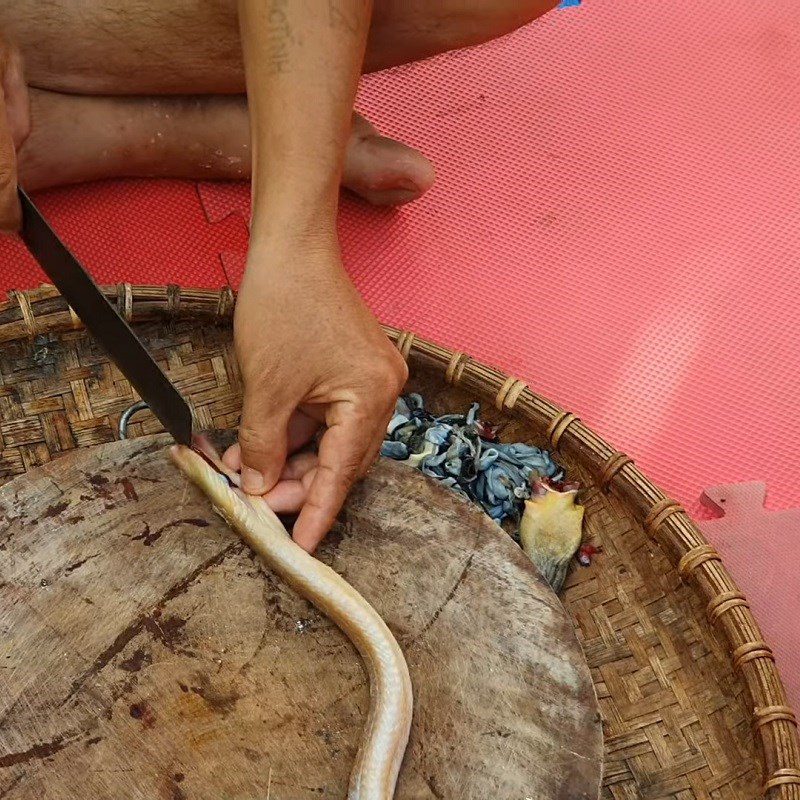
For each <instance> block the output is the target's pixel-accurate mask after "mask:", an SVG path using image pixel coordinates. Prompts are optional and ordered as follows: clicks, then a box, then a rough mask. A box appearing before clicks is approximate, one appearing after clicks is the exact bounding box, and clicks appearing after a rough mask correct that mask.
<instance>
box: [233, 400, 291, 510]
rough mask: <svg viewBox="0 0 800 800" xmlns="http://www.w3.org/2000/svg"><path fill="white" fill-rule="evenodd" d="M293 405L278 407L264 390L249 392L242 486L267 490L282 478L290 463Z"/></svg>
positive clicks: (249, 491)
mask: <svg viewBox="0 0 800 800" xmlns="http://www.w3.org/2000/svg"><path fill="white" fill-rule="evenodd" d="M292 410H293V409H290V408H288V406H284V407H282V408H281V409H280V410H277V409H276V408H275V406H274V405H273V404H271V403H268V402H266V401H265V398H264V396H263V394H260V393H254V392H248V391H246V392H245V398H244V405H243V408H242V420H241V422H240V423H239V446H240V448H241V451H242V489H243V490H244V491H245V492H246V493H247V494H264V493H266V492H268V491H269V490H270V489H271V488H272V487H273V486H275V484H276V483H277V482H278V478H280V475H281V472H282V470H283V466H284V464H285V463H286V450H287V435H288V434H287V431H288V427H289V417H290V416H291V411H292Z"/></svg>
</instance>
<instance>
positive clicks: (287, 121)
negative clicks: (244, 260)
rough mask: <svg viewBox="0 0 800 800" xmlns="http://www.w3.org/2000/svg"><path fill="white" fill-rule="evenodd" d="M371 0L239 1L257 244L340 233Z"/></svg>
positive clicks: (253, 233)
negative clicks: (347, 151) (343, 177)
mask: <svg viewBox="0 0 800 800" xmlns="http://www.w3.org/2000/svg"><path fill="white" fill-rule="evenodd" d="M371 12H372V1H371V0H239V20H240V27H241V38H242V47H243V52H244V63H245V73H246V78H247V94H248V105H249V110H250V127H251V142H252V150H253V152H252V159H253V173H252V174H253V218H252V224H251V243H252V245H253V246H258V245H259V243H260V242H262V241H266V242H270V241H271V240H274V239H275V238H276V237H285V236H286V234H287V233H290V234H291V235H300V236H302V235H306V234H308V235H316V234H320V235H333V233H334V231H335V216H336V207H337V199H338V192H339V182H340V179H341V172H342V164H343V161H344V153H345V147H346V144H347V137H348V133H349V130H350V121H351V115H352V107H353V100H354V98H355V93H356V87H357V84H358V78H359V75H360V72H361V64H362V61H363V58H364V48H365V45H366V38H367V32H368V30H369V22H370V16H371Z"/></svg>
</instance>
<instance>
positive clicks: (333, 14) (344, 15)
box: [328, 0, 361, 35]
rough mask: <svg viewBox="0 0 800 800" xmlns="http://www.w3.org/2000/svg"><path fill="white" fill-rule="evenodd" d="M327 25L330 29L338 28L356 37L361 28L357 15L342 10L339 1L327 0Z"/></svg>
mask: <svg viewBox="0 0 800 800" xmlns="http://www.w3.org/2000/svg"><path fill="white" fill-rule="evenodd" d="M328 24H329V25H330V26H331V28H338V29H339V30H344V31H347V32H348V33H351V34H353V35H356V34H357V33H358V30H359V28H360V27H361V25H360V19H359V17H358V14H357V13H353V12H352V11H351V10H349V9H348V10H345V9H343V8H342V3H341V0H328Z"/></svg>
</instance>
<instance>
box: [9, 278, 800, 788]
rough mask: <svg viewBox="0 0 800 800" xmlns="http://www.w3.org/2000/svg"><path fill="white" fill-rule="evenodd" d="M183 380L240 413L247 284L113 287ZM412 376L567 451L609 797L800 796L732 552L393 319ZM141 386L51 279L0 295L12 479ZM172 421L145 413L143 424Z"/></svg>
mask: <svg viewBox="0 0 800 800" xmlns="http://www.w3.org/2000/svg"><path fill="white" fill-rule="evenodd" d="M103 291H104V292H105V293H106V295H107V296H108V297H109V298H110V299H111V300H112V301H113V302H114V303H116V305H117V308H118V309H119V311H120V313H121V314H122V315H123V316H124V317H125V318H126V319H128V320H129V321H131V322H132V323H134V325H135V328H136V330H137V332H138V333H139V335H140V336H141V337H142V339H143V341H144V342H145V343H146V344H147V346H148V347H149V348H150V350H151V352H153V353H154V354H155V355H156V357H157V358H158V359H159V361H160V362H161V363H162V364H163V365H164V366H165V368H166V370H167V372H168V374H169V375H170V377H171V378H172V380H173V381H174V382H175V383H176V385H177V386H178V388H179V389H180V390H181V391H182V392H183V393H184V394H185V396H186V397H187V398H189V399H190V401H191V403H192V405H193V407H194V411H195V415H196V419H197V422H198V426H199V427H201V428H204V429H212V428H217V429H226V428H232V427H234V426H235V425H236V423H237V420H238V415H239V411H240V407H241V392H242V386H241V379H240V376H239V373H238V369H237V366H236V360H235V357H234V353H233V348H232V337H231V317H232V314H233V307H234V302H235V300H234V295H233V292H232V291H231V290H230V289H224V290H222V291H219V292H214V291H206V290H192V289H180V288H178V287H177V286H174V285H173V286H166V287H165V286H130V285H128V284H121V285H119V286H114V287H106V288H105V289H104V290H103ZM386 333H387V334H388V336H389V337H390V338H391V339H392V340H393V341H394V342H395V344H396V345H397V347H398V349H399V350H400V352H401V353H402V354H403V356H404V357H405V358H406V359H407V360H408V362H409V366H410V373H411V378H410V381H409V384H410V388H412V389H413V390H415V391H420V392H421V393H422V394H423V395H424V396H425V397H426V399H427V400H428V402H429V403H430V404H431V405H432V406H433V407H434V408H435V409H439V410H441V409H445V408H448V409H453V410H458V409H465V408H466V407H467V406H468V404H469V403H470V402H472V401H474V400H478V401H480V402H481V403H482V406H483V413H484V416H486V417H488V418H489V419H491V420H493V421H495V422H500V423H502V424H503V425H504V426H505V427H504V431H503V438H504V439H507V440H523V441H527V442H530V443H532V444H536V445H539V446H542V447H547V448H550V449H552V450H554V451H557V453H558V459H559V460H560V461H561V463H562V464H563V465H564V466H565V467H566V468H567V470H568V474H569V475H570V477H571V478H574V479H577V480H579V481H581V483H582V485H583V486H584V487H586V488H585V489H584V490H583V493H582V502H583V503H584V505H585V507H586V528H587V533H588V535H589V537H590V538H591V539H593V540H594V541H595V542H596V543H598V544H600V545H601V546H602V553H601V554H600V555H599V556H597V557H596V558H595V560H594V563H593V564H592V566H591V567H589V568H587V569H576V570H573V572H572V574H571V576H570V578H569V580H568V582H567V587H566V591H565V593H564V598H563V600H564V604H565V606H566V608H567V610H568V612H569V614H570V617H571V619H572V621H573V624H574V626H575V629H576V632H577V635H578V637H579V639H580V641H581V643H582V645H583V649H584V652H585V655H586V658H587V660H588V663H589V666H590V668H591V671H592V676H593V680H594V683H595V688H596V691H597V695H598V698H599V701H600V706H601V710H602V714H603V723H604V735H605V770H604V772H605V774H604V780H603V789H602V797H604V798H614V799H615V800H622V798H625V799H630V800H633V799H634V798H637V799H638V798H651V799H654V798H676V799H677V800H712V799H713V800H751V798H755V797H758V796H761V795H762V794H763V795H764V796H766V797H767V798H769V799H770V800H778V799H779V798H780V800H800V747H799V746H798V738H797V731H796V720H795V715H794V712H793V711H792V709H791V708H789V707H788V705H787V699H786V694H785V691H784V688H783V685H782V683H781V679H780V676H779V674H778V670H777V668H776V665H775V663H774V657H773V654H772V650H771V649H770V647H769V645H768V644H767V643H766V642H765V641H764V639H763V636H762V634H761V632H760V630H759V627H758V624H757V623H756V621H755V619H754V618H753V615H752V613H751V612H750V609H749V607H748V604H747V600H746V599H745V597H744V596H743V595H742V593H741V592H740V591H739V589H738V588H737V586H736V584H735V583H734V581H733V580H732V579H731V577H730V575H729V574H728V572H727V570H726V568H725V565H724V564H723V563H722V560H721V558H720V556H719V554H718V553H717V552H716V551H715V550H714V548H713V547H711V546H710V545H709V544H708V543H707V542H706V540H705V539H704V537H703V535H702V534H701V532H700V531H699V530H698V528H697V527H696V526H695V525H694V523H693V522H692V521H691V519H690V518H689V517H688V516H687V514H686V513H685V512H684V510H683V509H682V508H681V507H680V506H679V505H678V504H677V503H676V502H674V501H672V500H670V499H668V498H667V497H665V496H664V494H663V493H662V492H661V491H660V490H659V489H658V488H656V487H655V486H653V484H652V483H650V481H649V480H648V479H647V478H646V477H645V476H644V475H643V474H642V473H641V472H640V471H639V469H638V468H637V467H636V466H635V464H634V463H633V461H632V460H631V459H630V458H628V456H626V455H624V454H622V453H619V452H617V451H616V450H615V449H614V448H613V447H611V446H610V445H609V444H607V443H606V442H605V441H604V440H603V439H601V438H600V437H599V436H597V435H596V434H595V433H594V432H592V431H591V430H590V429H589V428H587V427H586V426H585V425H583V424H582V423H581V422H580V420H579V419H578V418H577V417H576V416H575V415H574V414H571V413H569V412H567V411H563V410H562V409H560V408H558V407H557V406H555V405H553V404H552V403H551V402H549V401H548V400H546V399H544V398H542V397H540V396H539V395H537V394H535V393H534V392H533V391H531V390H530V389H529V388H528V387H527V385H526V384H525V383H524V382H523V381H521V380H518V379H515V378H512V377H508V376H506V375H503V374H501V373H499V372H497V371H496V370H494V369H492V368H490V367H487V366H484V365H483V364H480V363H478V362H476V361H474V360H472V359H471V358H469V356H467V355H466V354H464V353H461V352H454V351H452V350H448V349H446V348H444V347H440V346H438V345H435V344H432V343H430V342H427V341H425V340H423V339H420V338H418V337H416V336H415V335H414V334H413V333H409V332H407V331H398V330H396V329H394V328H386ZM136 399H137V398H136V397H135V396H134V395H133V393H132V391H131V388H130V386H129V384H128V383H127V381H126V380H125V379H124V378H123V376H122V375H121V373H120V372H119V371H118V370H117V368H116V367H115V366H114V365H113V364H111V363H110V362H109V360H108V358H107V357H106V356H105V354H104V353H103V352H102V350H101V349H100V348H99V347H98V346H97V345H96V344H95V343H94V342H93V340H92V339H91V338H90V337H89V336H88V335H87V334H86V332H85V331H83V330H82V326H81V323H80V321H79V320H78V319H77V317H76V316H75V314H74V313H73V312H72V310H71V309H70V308H69V307H68V305H67V304H66V302H65V301H64V300H63V298H61V296H60V295H59V294H58V293H57V292H56V290H55V289H54V288H53V287H50V286H43V287H41V288H39V289H36V290H33V291H30V292H13V293H11V295H10V299H9V301H8V302H7V303H4V304H2V305H0V484H1V483H3V482H4V481H6V480H8V479H10V478H11V477H13V476H14V475H19V474H22V473H24V472H25V471H26V470H28V469H30V468H32V467H34V466H37V465H39V464H42V463H44V462H46V461H49V460H51V459H53V458H56V457H58V456H59V455H61V454H62V453H64V452H66V451H69V450H71V449H73V448H76V447H86V446H89V445H94V444H100V443H103V442H108V441H111V440H113V439H114V438H116V437H117V428H118V423H119V418H120V415H121V414H122V412H123V411H124V410H125V409H126V408H128V407H129V406H130V405H131V403H132V402H133V401H134V400H136ZM159 430H161V428H160V425H159V424H158V422H157V420H155V419H154V418H153V417H152V416H151V415H150V414H149V412H145V413H142V414H139V415H137V416H136V417H134V420H133V421H132V422H131V424H130V426H129V432H130V435H140V434H146V433H156V432H158V431H159Z"/></svg>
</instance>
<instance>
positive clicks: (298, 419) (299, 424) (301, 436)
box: [222, 410, 320, 479]
mask: <svg viewBox="0 0 800 800" xmlns="http://www.w3.org/2000/svg"><path fill="white" fill-rule="evenodd" d="M319 427H320V423H319V422H317V420H315V419H313V418H312V417H309V416H308V415H307V414H304V413H303V411H302V410H298V411H296V412H295V413H294V414H292V417H291V419H290V420H289V429H288V431H287V443H286V449H287V451H288V452H289V453H295V452H297V451H298V450H299V449H300V448H302V447H305V446H306V445H307V444H308V443H309V442H310V441H311V440H312V439H313V438H314V434H315V433H316V432H317V431H318V430H319ZM222 461H223V463H224V464H225V466H226V467H228V469H232V470H234V472H239V470H241V468H242V448H241V446H240V445H239V443H238V442H236V444H233V445H231V446H230V447H229V448H228V449H227V450H226V451H225V454H224V455H223V457H222ZM290 461H291V460H290ZM287 463H289V462H287ZM284 477H285V476H283V475H281V479H283V478H284Z"/></svg>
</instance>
